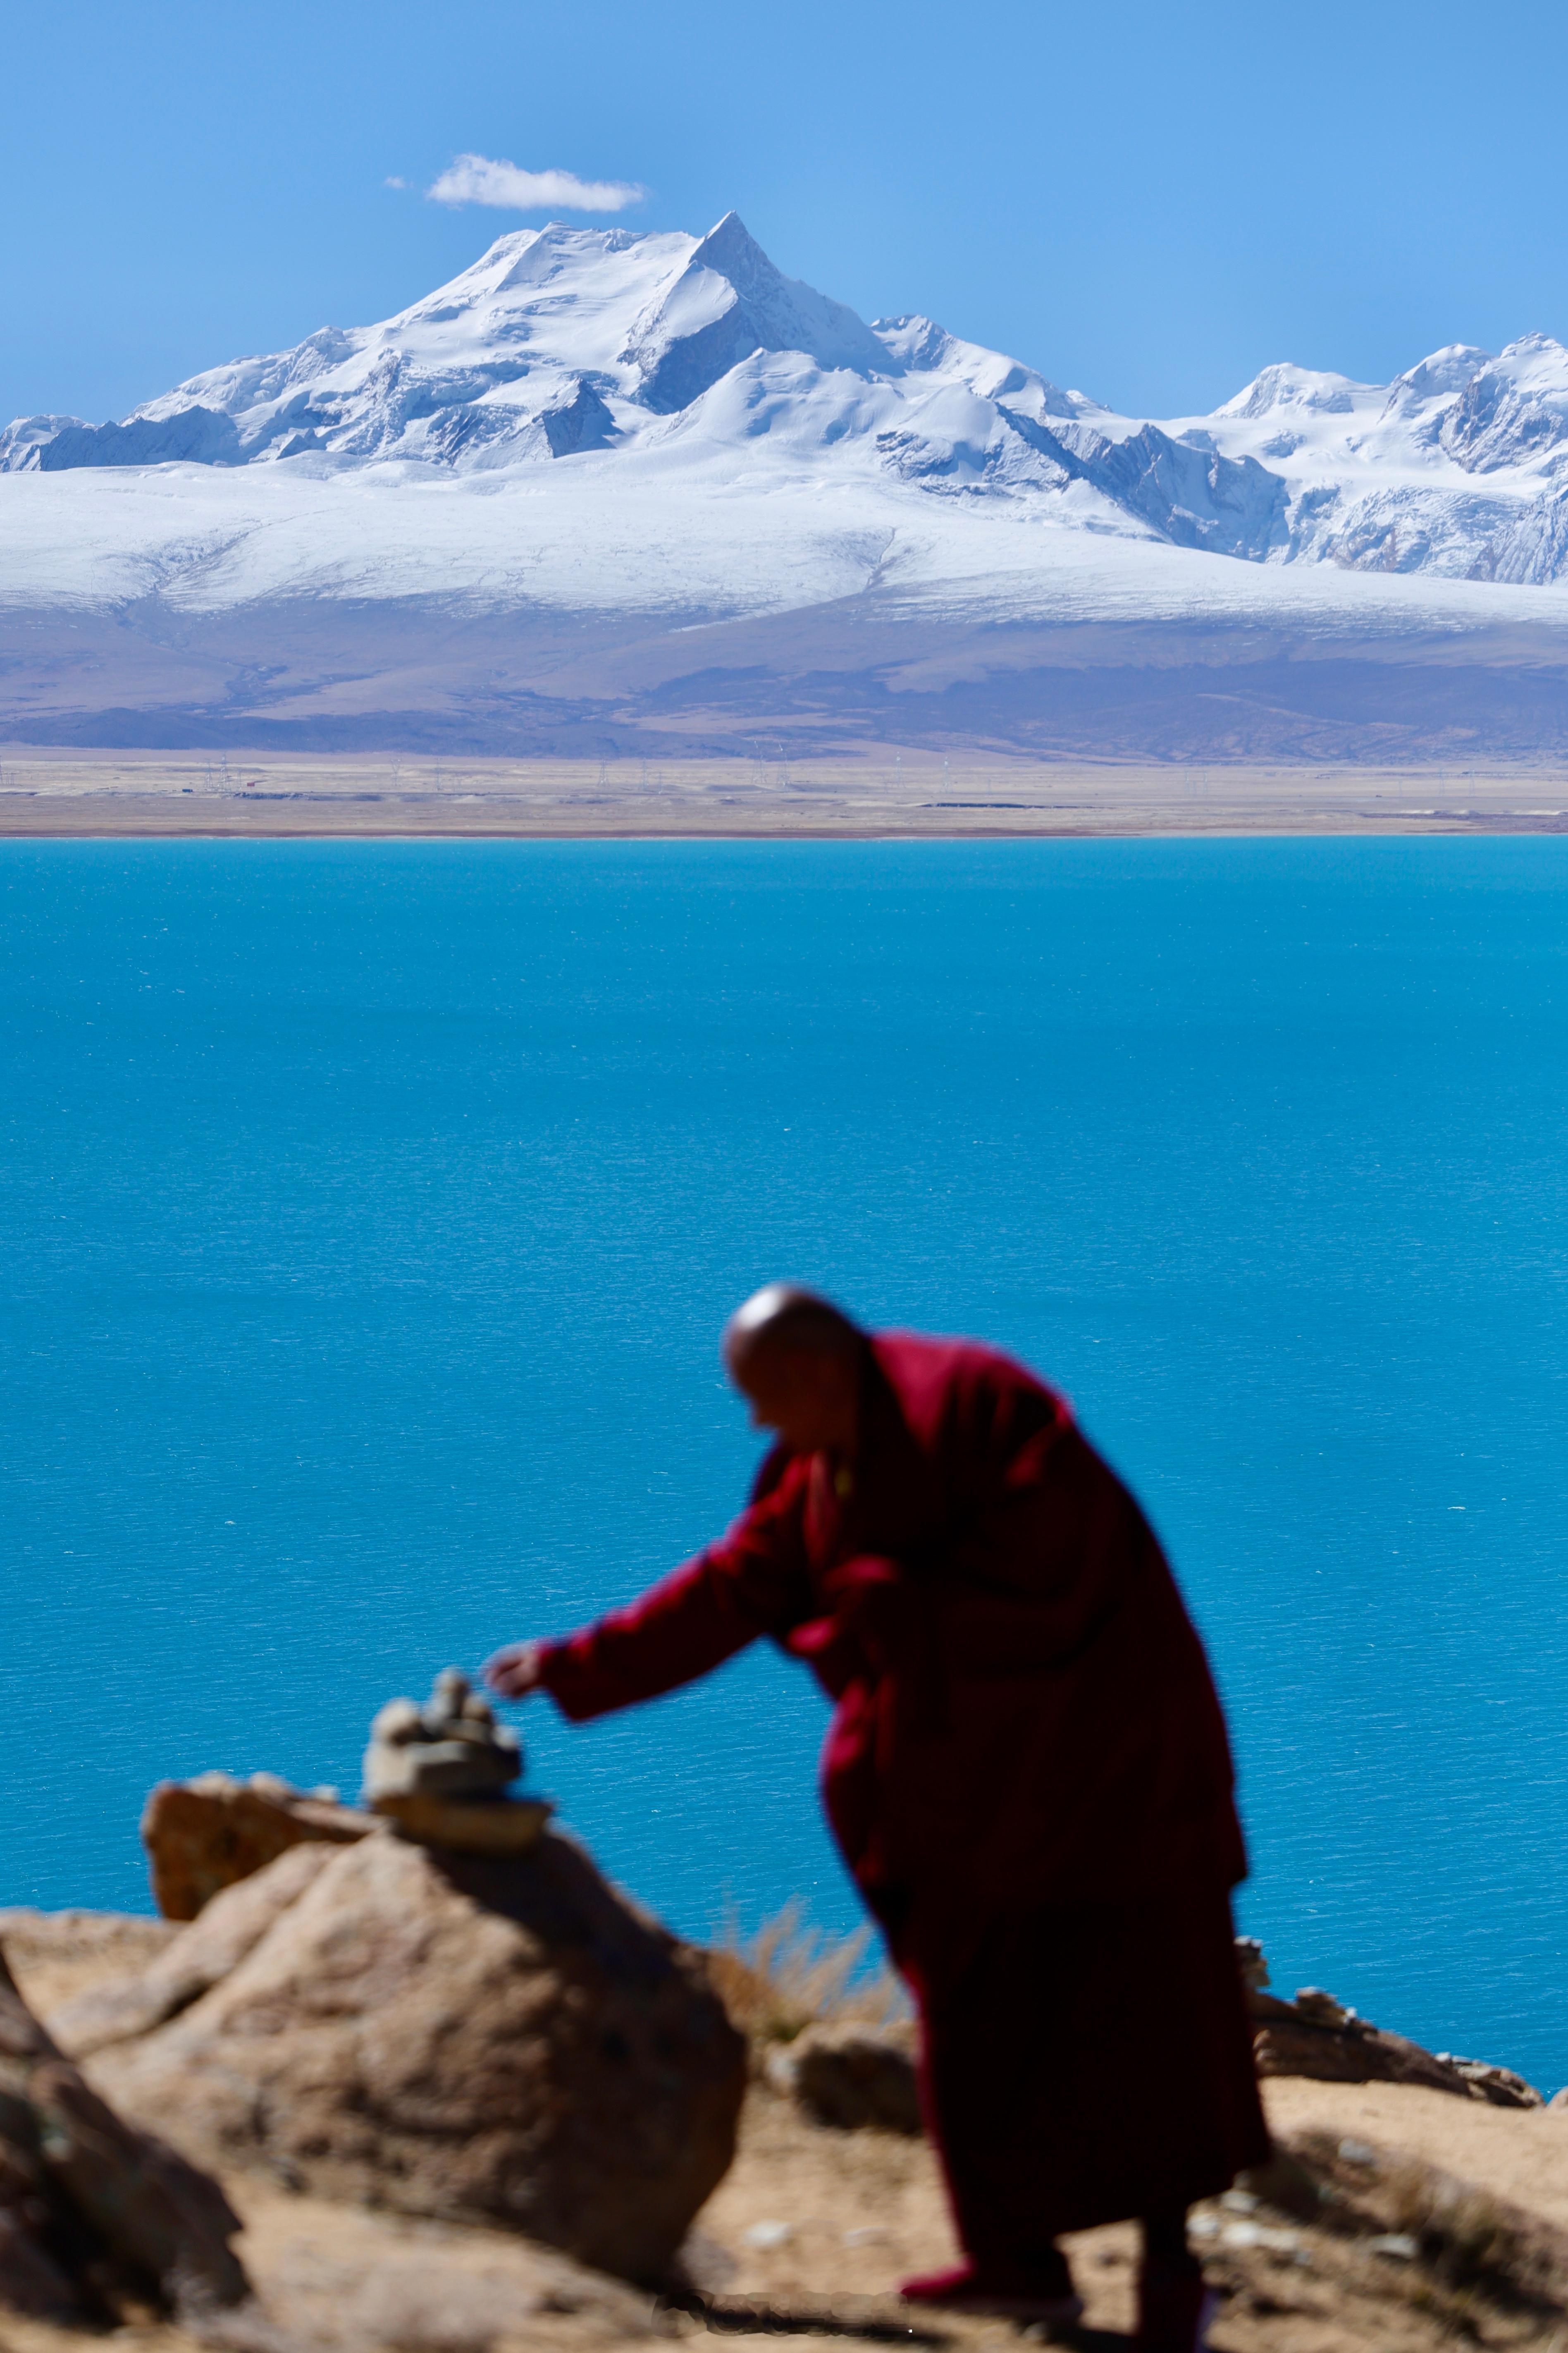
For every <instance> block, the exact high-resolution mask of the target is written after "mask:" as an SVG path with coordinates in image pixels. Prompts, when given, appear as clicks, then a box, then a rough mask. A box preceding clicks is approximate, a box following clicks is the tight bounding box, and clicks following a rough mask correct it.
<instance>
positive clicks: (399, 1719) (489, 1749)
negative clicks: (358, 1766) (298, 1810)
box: [364, 1667, 550, 1854]
mask: <svg viewBox="0 0 1568 2353" xmlns="http://www.w3.org/2000/svg"><path fill="white" fill-rule="evenodd" d="M521 1771H522V1749H521V1745H520V1743H519V1741H518V1737H517V1735H516V1734H515V1733H514V1732H512V1731H510V1730H509V1729H508V1727H507V1726H506V1725H500V1724H498V1723H497V1722H496V1719H495V1713H494V1710H493V1709H492V1708H491V1706H490V1704H489V1701H488V1700H487V1699H485V1698H484V1697H483V1696H482V1695H481V1694H479V1692H476V1691H475V1690H474V1688H473V1686H472V1685H471V1683H469V1681H468V1677H467V1675H465V1674H463V1673H462V1672H460V1670H459V1669H458V1668H457V1667H447V1668H445V1669H443V1671H442V1672H441V1673H440V1674H438V1675H437V1678H436V1684H435V1689H434V1690H433V1691H432V1693H431V1694H430V1697H429V1698H428V1700H426V1703H425V1705H424V1706H423V1707H420V1706H418V1705H416V1703H415V1702H414V1701H413V1700H411V1699H394V1700H388V1702H387V1704H386V1705H385V1706H384V1708H382V1709H381V1711H380V1712H379V1714H378V1715H376V1717H375V1720H374V1723H373V1724H372V1725H371V1728H370V1746H369V1747H368V1748H367V1749H366V1750H365V1756H364V1803H365V1805H366V1806H367V1807H368V1808H369V1809H370V1810H371V1811H372V1812H373V1813H375V1814H381V1815H384V1816H387V1817H389V1818H390V1820H392V1821H393V1823H394V1824H395V1827H396V1828H397V1829H398V1830H400V1831H402V1832H403V1833H404V1835H405V1837H408V1838H414V1839H418V1840H419V1841H421V1842H422V1843H424V1844H426V1845H432V1846H450V1847H456V1848H458V1849H459V1850H462V1851H466V1852H470V1853H483V1854H519V1853H522V1852H526V1851H527V1850H528V1849H529V1848H530V1847H531V1846H533V1845H534V1844H535V1843H536V1842H537V1841H538V1839H539V1837H540V1835H541V1833H542V1831H543V1828H544V1824H545V1821H546V1820H547V1819H548V1817H549V1814H550V1807H549V1805H548V1804H547V1803H546V1802H545V1801H544V1800H543V1799H538V1798H509V1797H507V1796H506V1795H505V1791H506V1789H507V1788H508V1786H509V1785H510V1783H511V1782H513V1781H515V1780H516V1779H517V1778H518V1775H519V1774H520V1773H521Z"/></svg>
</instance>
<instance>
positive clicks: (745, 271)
mask: <svg viewBox="0 0 1568 2353" xmlns="http://www.w3.org/2000/svg"><path fill="white" fill-rule="evenodd" d="M756 351H767V352H804V353H806V355H807V356H808V357H809V358H811V359H814V360H815V361H816V363H817V364H818V366H819V367H823V368H832V369H837V368H847V369H849V370H851V371H852V372H854V373H855V374H857V375H888V374H889V373H890V367H889V353H888V352H887V351H886V350H885V348H884V347H883V345H882V344H881V343H879V342H878V340H877V338H876V336H875V335H874V334H873V333H872V332H871V330H870V329H869V327H868V326H867V325H866V323H865V322H864V320H862V319H860V318H859V317H858V316H857V314H856V313H855V312H854V311H850V310H847V309H846V307H845V305H844V304H843V303H842V302H834V301H830V300H829V299H828V297H827V296H826V295H825V294H818V293H817V292H816V290H815V289H814V288H812V287H810V286H806V285H804V284H803V283H802V282H801V281H800V280H798V279H795V278H786V277H784V273H783V272H782V270H779V269H775V268H774V266H773V263H772V262H771V261H770V260H769V259H768V257H767V255H766V254H765V253H764V252H763V249H762V247H761V246H760V245H758V243H757V242H756V240H755V238H754V237H752V234H751V232H750V230H749V229H748V228H747V227H746V225H745V223H744V221H742V218H741V216H740V215H739V213H733V212H731V213H726V214H725V216H724V217H723V219H722V220H721V221H720V222H719V224H718V225H717V227H714V228H711V229H710V231H709V233H708V235H707V236H706V237H704V238H703V239H702V241H701V243H700V245H698V246H696V247H694V248H693V249H692V252H691V255H690V258H689V260H688V261H687V264H686V267H685V269H683V270H682V271H681V273H680V275H679V278H678V279H677V280H675V282H674V284H673V285H672V286H670V287H669V288H668V290H665V291H662V292H661V293H660V294H659V296H658V298H657V299H656V301H653V302H651V303H650V304H649V305H648V307H647V311H645V312H644V314H643V315H642V317H641V318H639V319H638V321H637V324H636V326H635V327H634V328H633V331H632V333H631V335H630V337H629V339H628V341H627V343H626V351H625V353H623V355H622V356H623V357H624V358H625V359H626V360H627V361H628V362H630V363H631V364H633V365H634V366H636V367H637V370H638V372H639V375H640V376H641V387H640V397H641V398H642V400H643V401H644V403H645V404H646V405H647V407H649V408H651V409H653V410H654V411H655V413H656V414H657V415H658V416H662V417H668V416H670V415H673V413H674V412H675V411H676V410H677V409H680V408H688V407H689V406H690V405H691V403H692V402H693V401H694V400H697V399H700V396H701V395H702V394H703V393H705V392H706V391H708V389H709V388H710V385H715V384H717V383H718V382H719V379H720V378H721V376H724V375H728V374H729V372H730V370H731V368H732V367H735V366H736V365H738V364H739V363H740V362H741V361H742V360H746V359H749V358H750V357H751V355H752V353H753V352H756Z"/></svg>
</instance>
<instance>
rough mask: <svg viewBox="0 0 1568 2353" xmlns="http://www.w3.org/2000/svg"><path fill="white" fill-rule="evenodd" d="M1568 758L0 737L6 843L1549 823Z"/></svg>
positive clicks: (1526, 829) (1567, 818)
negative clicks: (740, 753)
mask: <svg viewBox="0 0 1568 2353" xmlns="http://www.w3.org/2000/svg"><path fill="white" fill-rule="evenodd" d="M1564 831H1568V768H1563V766H1561V765H1557V766H1553V767H1550V768H1548V767H1542V768H1540V769H1526V768H1521V767H1509V766H1502V767H1498V768H1494V769H1489V768H1487V767H1486V766H1484V765H1476V766H1473V767H1459V766H1455V767H1452V768H1445V769H1440V770H1422V771H1416V770H1394V769H1386V770H1379V769H1372V768H1340V769H1336V768H1331V767H1323V768H1307V767H1292V768H1272V769H1268V768H1232V767H1212V768H1198V767H1193V768H1181V767H1171V768H1152V767H1132V766H1115V765H1104V766H1100V767H1089V766H1083V767H1073V766H1066V765H1063V766H1046V765H1039V764H1037V763H1035V762H1028V761H1023V760H1018V759H1006V758H998V759H996V760H994V761H990V762H987V761H985V760H984V759H980V758H975V759H973V760H972V759H969V758H965V759H963V760H962V761H944V760H942V759H941V758H939V757H937V756H935V755H933V754H930V753H926V752H910V753H909V754H904V753H900V752H898V751H895V750H892V749H888V750H886V751H880V752H878V751H873V752H868V754H866V755H865V756H864V757H863V758H860V759H858V760H856V761H847V760H845V761H838V762H816V763H798V762H797V763H795V764H793V765H792V764H790V763H787V762H767V761H758V760H733V761H710V762H707V763H702V764H687V765H681V764H679V763H674V762H672V763H669V764H668V765H658V763H653V764H650V763H648V762H647V761H620V762H609V763H595V762H592V761H576V762H572V761H562V762H551V761H528V762H523V761H504V760H489V761H482V760H481V761H468V762H450V761H445V762H443V761H436V760H432V759H428V758H425V757H420V758H417V759H409V760H406V761H405V760H398V759H395V758H392V757H390V756H387V757H375V758H371V757H362V756H358V755H353V756H350V755H344V756H342V757H328V756H325V755H323V756H321V757H320V758H316V759H303V758H300V759H294V758H287V759H286V758H279V757H278V756H276V755H274V754H261V755H258V757H257V758H255V759H250V760H247V759H244V758H242V757H239V756H238V755H236V754H219V755H209V754H202V753H191V754H172V753H108V752H106V753H101V754H91V753H82V752H51V751H47V750H40V749H36V748H35V749H31V750H29V749H28V748H27V747H26V746H25V745H19V746H15V747H11V748H9V749H0V836H5V835H10V836H29V835H31V836H60V835H86V836H93V835H100V836H102V835H121V834H124V835H132V834H142V835H166V836H179V835H197V836H202V835H205V836H213V835H217V836H230V837H236V836H237V837H252V836H268V835H276V836H284V837H289V836H300V835H378V834H383V835H401V836H406V835H454V836H459V837H461V836H479V837H483V836H494V835H517V836H525V837H527V836H532V837H542V838H550V837H556V838H562V839H581V838H589V837H595V836H605V837H617V836H620V837H625V836H630V837H638V836H648V837H655V836H670V835H676V836H679V835H688V836H709V837H711V836H721V837H723V836H729V837H735V838H745V837H748V836H757V837H775V836H784V835H799V836H803V837H805V838H810V837H814V836H816V837H827V838H845V839H854V838H856V837H872V838H878V839H881V838H888V837H918V836H921V835H931V836H937V837H942V836H953V835H975V836H986V835H992V836H994V835H1003V836H1006V835H1017V834H1046V835H1052V834H1065V835H1074V834H1205V833H1255V832H1268V833H1302V834H1318V833H1331V834H1343V833H1456V832H1458V833H1465V832H1482V833H1553V832H1564Z"/></svg>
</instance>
